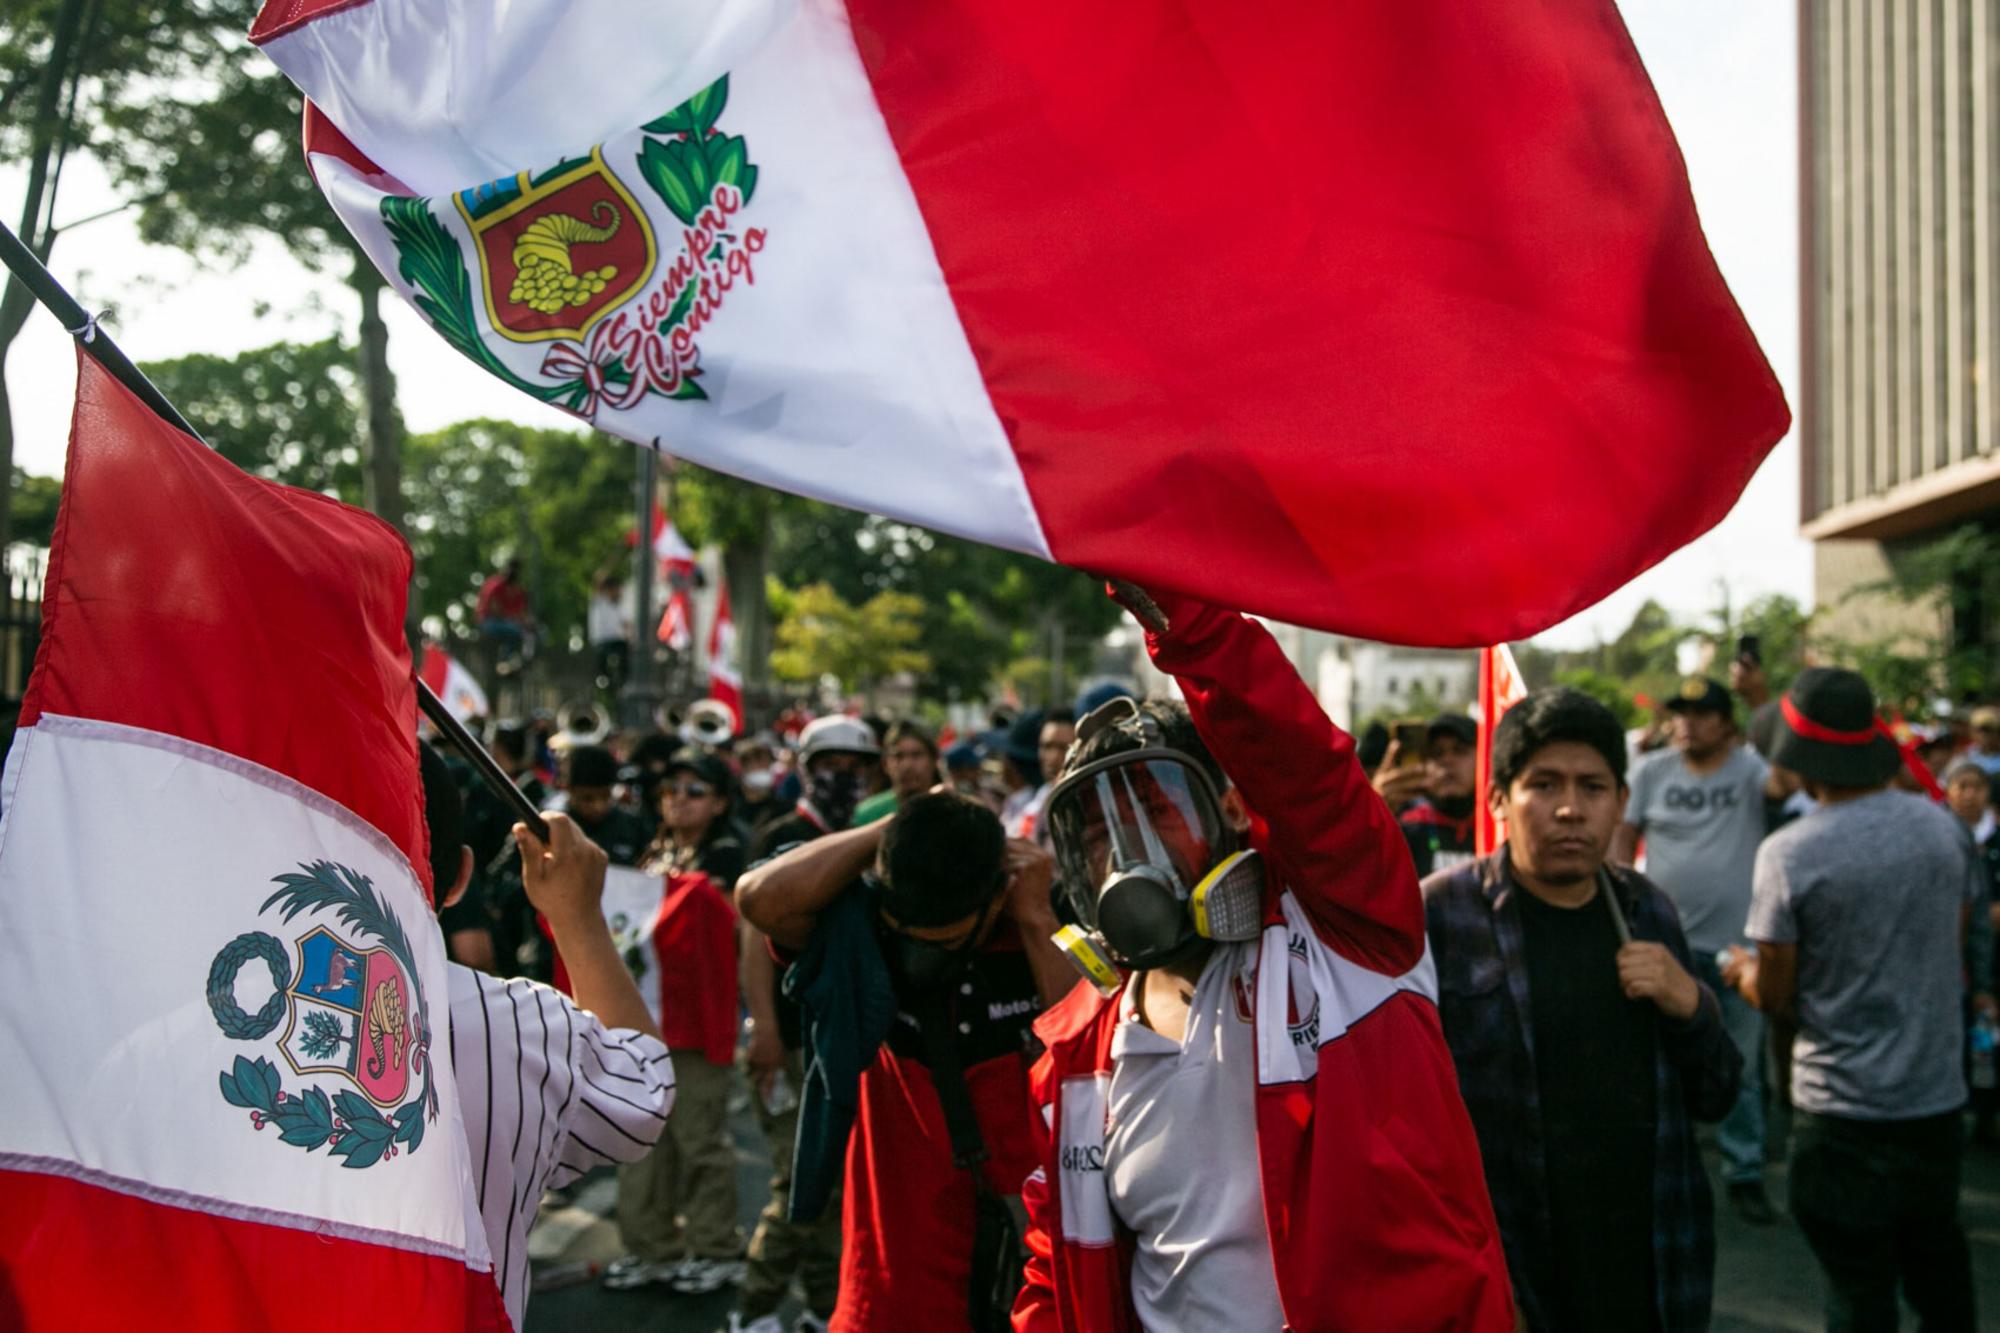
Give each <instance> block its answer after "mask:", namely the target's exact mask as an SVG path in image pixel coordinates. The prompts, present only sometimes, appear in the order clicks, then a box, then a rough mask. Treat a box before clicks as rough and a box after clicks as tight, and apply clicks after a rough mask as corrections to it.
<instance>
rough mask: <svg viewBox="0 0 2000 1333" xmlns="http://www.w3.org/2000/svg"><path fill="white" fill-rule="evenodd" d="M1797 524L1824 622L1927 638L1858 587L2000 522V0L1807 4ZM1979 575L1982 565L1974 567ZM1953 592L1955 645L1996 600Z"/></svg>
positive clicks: (1886, 600) (1927, 628) (1986, 636)
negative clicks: (1974, 526)
mask: <svg viewBox="0 0 2000 1333" xmlns="http://www.w3.org/2000/svg"><path fill="white" fill-rule="evenodd" d="M1799 43H1800V61H1799V75H1800V77H1799V98H1800V115H1799V143H1800V186H1801V200H1800V226H1801V232H1802V235H1801V246H1800V264H1801V270H1802V271H1801V274H1800V293H1801V312H1800V313H1801V343H1802V347H1803V365H1802V367H1801V375H1800V388H1799V401H1798V404H1797V407H1798V427H1799V440H1800V451H1799V452H1800V464H1801V477H1800V500H1801V505H1800V508H1801V524H1802V526H1803V531H1804V533H1805V535H1806V536H1807V537H1808V538H1810V539H1812V541H1813V543H1814V551H1815V556H1814V585H1815V586H1814V594H1815V601H1816V603H1817V605H1818V606H1819V607H1820V608H1821V611H1822V622H1821V623H1822V626H1823V628H1824V629H1825V631H1826V633H1827V634H1828V636H1829V637H1832V638H1839V639H1846V640H1849V641H1870V640H1874V641H1879V640H1884V639H1891V638H1894V637H1896V636H1899V635H1902V634H1926V633H1928V634H1931V635H1935V633H1936V630H1937V626H1938V625H1939V623H1940V614H1939V608H1938V607H1937V606H1935V605H1930V606H1924V605H1910V604H1907V603H1902V602H1899V601H1898V600H1897V599H1896V598H1894V597H1892V596H1885V595H1882V594H1880V593H1863V594H1859V595H1857V594H1856V593H1855V590H1856V589H1866V588H1868V587H1869V585H1872V584H1879V583H1880V582H1882V581H1883V580H1884V579H1885V578H1886V577H1887V576H1888V575H1889V573H1890V571H1891V570H1892V569H1895V568H1897V567H1898V566H1899V565H1900V564H1904V563H1906V562H1907V560H1908V557H1909V555H1910V553H1911V552H1912V551H1913V550H1915V549H1918V548H1921V547H1922V546H1923V545H1924V544H1925V543H1927V542H1929V541H1931V540H1932V539H1935V538H1936V537H1938V536H1940V535H1942V534H1944V533H1947V532H1950V531H1952V530H1953V529H1955V528H1957V527H1958V526H1959V525H1961V524H1964V523H1967V522H1975V523H1980V524H1983V525H1986V526H1988V527H1989V528H1992V529H1994V530H1997V531H2000V452H1996V447H1995V446H1996V443H2000V359H1996V345H2000V0H1800V4H1799ZM1974 582H1987V580H1974ZM1967 591H1968V590H1964V589H1961V590H1960V593H1961V596H1960V597H1959V599H1958V601H1959V605H1958V608H1957V610H1956V612H1955V613H1954V614H1953V615H1952V616H1950V617H1947V618H1946V619H1948V620H1949V621H1950V622H1951V623H1952V633H1953V635H1954V637H1955V638H1956V639H1957V641H1958V642H1957V646H1959V647H1973V646H1976V645H1985V644H1988V643H1990V642H1991V633H1992V629H1991V627H1992V626H1993V625H1994V624H1996V623H2000V607H1993V608H1990V609H1988V608H1984V607H1982V606H1981V605H1980V603H1981V602H1983V601H1985V600H1989V599H1988V598H1987V597H1985V596H1983V595H1980V594H1979V593H1978V592H1977V590H1971V591H1972V592H1973V595H1972V596H1971V597H1969V598H1967V597H1966V596H1964V595H1963V594H1964V593H1965V592H1967Z"/></svg>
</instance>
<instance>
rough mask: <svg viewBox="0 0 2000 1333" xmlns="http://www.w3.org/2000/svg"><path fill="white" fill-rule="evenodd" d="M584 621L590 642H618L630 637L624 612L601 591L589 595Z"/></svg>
mask: <svg viewBox="0 0 2000 1333" xmlns="http://www.w3.org/2000/svg"><path fill="white" fill-rule="evenodd" d="M585 623H586V632H587V633H588V634H589V636H590V641H591V642H592V643H618V642H620V641H621V640H624V639H629V638H631V637H632V632H631V631H630V630H629V629H627V628H626V615H625V612H624V611H623V610H622V609H620V607H619V605H618V603H617V602H616V601H615V600H613V599H612V598H609V597H606V596H605V595H604V594H603V593H601V592H600V593H593V594H592V595H591V598H590V615H589V618H588V620H587V621H586V622H585Z"/></svg>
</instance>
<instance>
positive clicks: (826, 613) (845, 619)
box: [771, 583, 930, 693]
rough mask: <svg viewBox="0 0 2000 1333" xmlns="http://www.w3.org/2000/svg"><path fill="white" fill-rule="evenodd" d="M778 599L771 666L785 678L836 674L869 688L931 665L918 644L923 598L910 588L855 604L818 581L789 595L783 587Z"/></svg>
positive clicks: (850, 685)
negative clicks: (775, 646) (776, 648)
mask: <svg viewBox="0 0 2000 1333" xmlns="http://www.w3.org/2000/svg"><path fill="white" fill-rule="evenodd" d="M773 603H774V605H778V606H781V607H782V611H781V613H780V618H779V620H778V629H777V639H778V650H777V651H776V652H774V653H772V654H771V669H772V671H774V672H775V673H776V674H777V676H778V678H779V679H781V680H786V681H798V682H813V681H817V680H819V679H820V678H821V677H823V676H832V677H834V678H836V679H837V680H839V681H840V682H841V683H842V684H843V685H844V686H846V687H847V688H848V689H850V690H855V691H860V692H864V693H865V692H867V691H869V690H872V689H873V688H874V687H875V686H876V685H877V684H879V683H880V682H881V681H883V680H884V679H886V678H888V677H890V676H894V675H900V674H901V673H903V672H906V671H908V672H922V671H926V670H928V669H929V668H930V657H929V655H928V654H926V653H924V652H922V651H921V650H919V649H918V648H917V647H916V644H917V643H918V642H919V641H920V640H921V639H922V637H923V623H922V615H923V609H924V608H923V603H922V602H921V601H919V600H918V599H917V598H915V597H912V596H910V595H909V594H907V593H898V592H880V593H877V594H875V595H874V596H873V597H871V598H869V599H868V600H867V601H865V602H863V603H861V604H860V605H859V606H855V605H853V604H851V603H849V602H848V601H847V600H846V599H845V598H843V597H842V596H841V595H840V594H839V593H837V592H835V591H834V590H833V587H832V586H831V585H830V584H826V583H813V584H808V585H807V586H806V587H803V588H800V589H799V590H798V591H797V592H794V593H790V594H787V593H786V592H785V590H784V589H783V587H782V586H780V587H779V588H777V589H775V590H774V595H773Z"/></svg>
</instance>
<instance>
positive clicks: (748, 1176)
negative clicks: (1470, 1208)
mask: <svg viewBox="0 0 2000 1333" xmlns="http://www.w3.org/2000/svg"><path fill="white" fill-rule="evenodd" d="M733 1125H734V1128H735V1133H736V1145H737V1161H738V1165H739V1168H740V1172H741V1175H740V1180H741V1184H740V1187H739V1188H740V1190H741V1195H740V1201H739V1206H740V1209H741V1212H742V1215H743V1222H744V1227H745V1230H746V1233H747V1231H748V1228H749V1226H750V1224H751V1222H752V1220H753V1219H754V1218H755V1217H756V1214H757V1210H758V1209H759V1208H760V1207H762V1206H763V1201H764V1190H765V1185H766V1180H767V1178H768V1164H767V1159H766V1157H765V1153H764V1143H763V1140H762V1139H761V1138H760V1137H759V1136H758V1134H757V1131H756V1128H755V1127H754V1125H753V1124H752V1122H751V1120H750V1117H749V1115H748V1113H747V1112H743V1113H740V1114H738V1115H737V1116H735V1117H734V1119H733ZM1784 1185H1785V1173H1784V1170H1783V1168H1782V1167H1780V1168H1778V1169H1776V1170H1775V1171H1773V1173H1772V1186H1773V1188H1772V1200H1773V1202H1774V1203H1777V1204H1778V1205H1779V1207H1780V1209H1781V1210H1782V1207H1783V1202H1784ZM1718 1193H1719V1191H1718ZM575 1195H576V1197H575V1201H574V1203H573V1204H572V1205H571V1206H569V1207H567V1208H562V1209H558V1210H556V1211H553V1212H548V1213H545V1214H544V1216H543V1220H542V1223H541V1225H540V1226H539V1227H538V1228H537V1230H536V1233H535V1236H534V1238H533V1241H532V1243H531V1246H530V1253H531V1254H533V1255H534V1256H535V1259H536V1262H537V1266H538V1268H539V1267H543V1266H546V1265H549V1264H553V1263H563V1262H574V1261H588V1260H597V1261H600V1262H608V1261H609V1260H611V1259H614V1258H616V1257H617V1256H618V1254H619V1253H620V1250H619V1247H618V1235H617V1230H616V1228H615V1227H613V1226H612V1224H611V1222H610V1221H609V1218H610V1215H611V1212H612V1201H613V1199H614V1197H615V1195H616V1188H615V1184H614V1182H613V1179H612V1177H611V1174H610V1173H609V1172H608V1171H607V1172H601V1173H599V1174H597V1175H595V1176H593V1177H591V1178H590V1179H589V1180H588V1181H587V1182H585V1183H584V1184H583V1185H582V1187H581V1188H580V1189H578V1190H577V1191H576V1192H575ZM1961 1198H1962V1200H1963V1205H1964V1214H1965V1226H1966V1231H1967V1233H1968V1234H1969V1235H1970V1237H1971V1239H1972V1265H1973V1277H1974V1280H1975V1281H1976V1282H1977V1283H1978V1286H1979V1308H1980V1311H1981V1314H1982V1319H1981V1322H1980V1326H1981V1327H1982V1328H1987V1329H1996V1330H2000V1149H1995V1148H1974V1149H1972V1150H1971V1152H1970V1153H1969V1154H1968V1157H1967V1159H1966V1174H1965V1186H1964V1190H1963V1192H1962V1195H1961ZM1718 1222H1719V1226H1720V1235H1719V1237H1718V1241H1717V1249H1718V1251H1719V1254H1720V1257H1719V1260H1718V1263H1717V1273H1716V1300H1715V1325H1714V1333H1817V1330H1819V1329H1821V1328H1822V1327H1824V1325H1823V1323H1822V1321H1821V1318H1820V1296H1821V1291H1822V1286H1821V1283H1820V1277H1819V1268H1818V1265H1817V1264H1815V1263H1814V1262H1813V1258H1812V1254H1811V1252H1810V1251H1809V1250H1807V1248H1806V1244H1805V1240H1804V1238H1803V1237H1801V1236H1800V1235H1799V1232H1798V1229H1797V1228H1796V1227H1794V1226H1792V1225H1791V1223H1790V1222H1789V1220H1787V1221H1785V1222H1781V1223H1780V1224H1779V1225H1777V1226H1775V1227H1768V1228H1758V1227H1748V1226H1744V1225H1743V1224H1741V1223H1739V1222H1738V1221H1737V1220H1736V1218H1735V1215H1734V1214H1732V1213H1731V1212H1730V1211H1729V1210H1728V1208H1727V1207H1722V1208H1720V1209H1719V1210H1718ZM732 1296H733V1293H732V1292H730V1291H722V1292H717V1293H715V1294H714V1295H711V1296H702V1297H690V1296H676V1295H673V1294H671V1293H669V1292H668V1291H667V1290H666V1289H665V1288H664V1287H652V1288H647V1289H645V1290H642V1291H637V1292H608V1291H604V1290H603V1289H601V1288H600V1287H599V1286H598V1285H597V1284H596V1283H595V1282H594V1281H593V1282H587V1283H583V1284H579V1285H575V1286H569V1287H564V1288H561V1289H558V1290H553V1291H540V1292H537V1293H535V1295H534V1297H533V1298H532V1299H531V1301H530V1302H529V1308H528V1321H527V1324H528V1327H527V1330H526V1333H599V1330H603V1331H604V1333H622V1331H623V1330H646V1333H711V1330H715V1329H720V1328H722V1327H724V1326H725V1324H726V1323H727V1321H728V1317H729V1310H730V1306H731V1300H732ZM797 1310H798V1307H797V1305H796V1304H793V1305H791V1306H788V1307H787V1310H786V1323H787V1325H789V1324H790V1322H791V1318H792V1316H793V1315H794V1314H796V1313H797ZM1904 1326H1905V1327H1906V1328H1914V1327H1915V1326H1916V1321H1915V1318H1914V1317H1910V1318H1907V1319H1906V1320H1905V1324H1904Z"/></svg>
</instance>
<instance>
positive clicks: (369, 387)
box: [348, 251, 403, 531]
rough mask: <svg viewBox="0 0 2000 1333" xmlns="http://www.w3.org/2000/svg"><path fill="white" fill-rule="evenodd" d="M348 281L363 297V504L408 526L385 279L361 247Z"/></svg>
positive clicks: (398, 524)
mask: <svg viewBox="0 0 2000 1333" xmlns="http://www.w3.org/2000/svg"><path fill="white" fill-rule="evenodd" d="M348 281H349V282H350V283H351V284H352V286H353V287H354V290H355V293H356V294H357V295H358V296H360V298H361V352H360V355H361V393H362V399H363V402H364V404H365V409H366V420H365V425H366V435H367V438H366V440H365V441H364V448H363V450H362V452H363V455H364V466H363V469H362V474H361V494H362V502H363V503H364V504H366V505H367V507H368V508H369V509H371V510H373V511H374V512H375V513H377V514H379V515H380V516H381V517H383V518H384V519H386V520H388V521H389V522H390V523H391V524H393V525H394V526H395V527H396V529H397V530H398V531H401V530H402V527H403V423H402V420H401V418H399V417H398V416H397V415H396V379H395V376H394V375H392V374H391V373H390V371H389V326H388V325H386V324H384V323H383V322H382V278H381V275H380V274H378V273H377V272H376V271H375V268H374V265H373V264H372V263H371V262H370V261H369V260H368V258H367V257H366V256H365V255H362V254H361V253H359V252H358V251H357V252H356V253H355V256H354V269H353V272H352V274H351V275H350V277H349V279H348Z"/></svg>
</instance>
